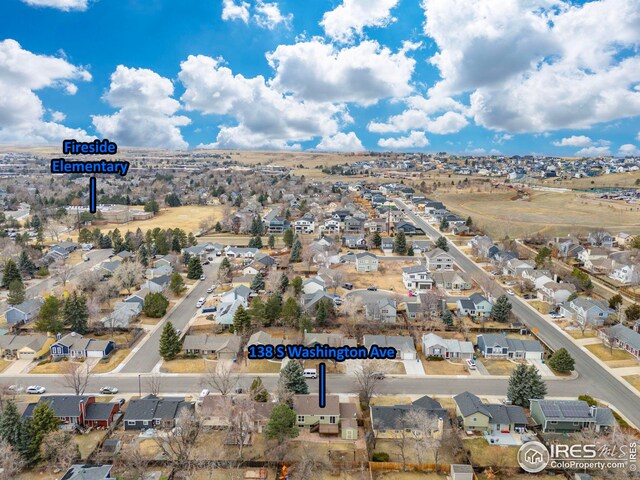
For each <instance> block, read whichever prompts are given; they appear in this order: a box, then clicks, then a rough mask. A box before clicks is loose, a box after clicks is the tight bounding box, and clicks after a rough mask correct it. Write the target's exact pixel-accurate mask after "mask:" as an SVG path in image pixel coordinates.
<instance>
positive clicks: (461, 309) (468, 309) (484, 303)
mask: <svg viewBox="0 0 640 480" xmlns="http://www.w3.org/2000/svg"><path fill="white" fill-rule="evenodd" d="M456 306H457V308H458V313H459V314H460V315H469V316H470V317H472V318H477V317H484V318H488V317H489V316H490V315H491V310H492V309H493V305H492V304H491V302H490V301H489V300H487V299H486V298H485V297H484V296H483V295H481V294H479V293H474V294H473V295H471V296H469V298H461V299H459V300H457V302H456Z"/></svg>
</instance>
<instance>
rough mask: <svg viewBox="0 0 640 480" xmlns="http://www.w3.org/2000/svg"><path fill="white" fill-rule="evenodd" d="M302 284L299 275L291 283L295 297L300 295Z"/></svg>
mask: <svg viewBox="0 0 640 480" xmlns="http://www.w3.org/2000/svg"><path fill="white" fill-rule="evenodd" d="M302 283H303V280H302V277H301V276H299V275H298V276H295V277H294V278H293V280H292V281H291V285H292V286H293V292H294V293H295V294H296V296H298V295H300V294H301V293H302Z"/></svg>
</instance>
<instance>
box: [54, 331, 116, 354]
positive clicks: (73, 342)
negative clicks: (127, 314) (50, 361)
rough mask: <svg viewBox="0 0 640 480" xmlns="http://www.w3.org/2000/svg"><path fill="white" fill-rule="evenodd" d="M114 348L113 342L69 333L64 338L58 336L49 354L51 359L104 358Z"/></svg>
mask: <svg viewBox="0 0 640 480" xmlns="http://www.w3.org/2000/svg"><path fill="white" fill-rule="evenodd" d="M115 348H116V344H115V342H114V341H113V340H96V339H95V338H88V337H83V336H82V335H80V334H79V333H76V332H71V333H69V334H67V335H65V336H64V337H63V336H62V335H61V334H58V336H57V340H56V342H55V343H54V344H53V345H51V347H50V348H49V352H50V353H51V356H52V357H54V358H55V357H67V358H69V357H71V358H106V357H108V356H109V354H110V353H111V352H112V351H113V350H114V349H115Z"/></svg>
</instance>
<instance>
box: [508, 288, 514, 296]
mask: <svg viewBox="0 0 640 480" xmlns="http://www.w3.org/2000/svg"><path fill="white" fill-rule="evenodd" d="M507 295H515V293H513V290H511V289H510V288H509V289H507Z"/></svg>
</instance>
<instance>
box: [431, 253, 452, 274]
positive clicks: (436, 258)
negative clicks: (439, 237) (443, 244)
mask: <svg viewBox="0 0 640 480" xmlns="http://www.w3.org/2000/svg"><path fill="white" fill-rule="evenodd" d="M424 258H425V260H426V266H427V268H428V269H429V270H431V271H432V272H435V271H438V270H453V257H452V256H451V254H449V253H448V252H445V251H444V250H442V249H441V248H434V249H433V250H430V251H428V252H426V253H425V254H424Z"/></svg>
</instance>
